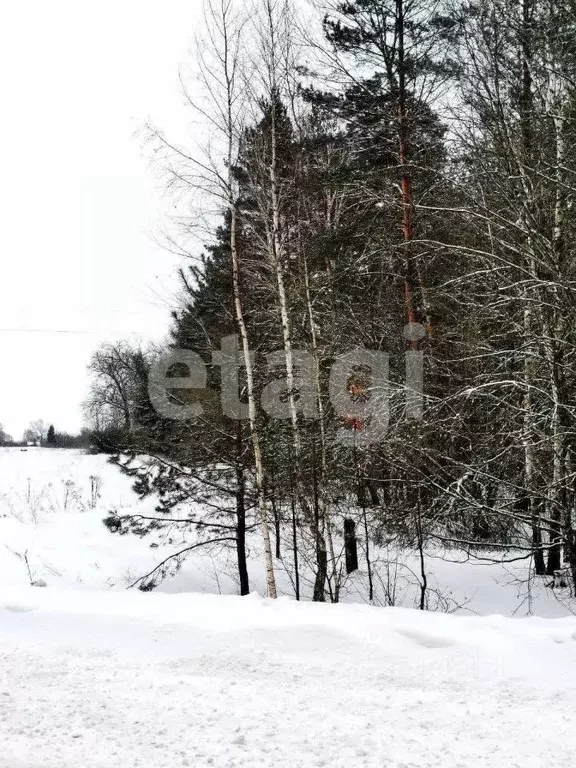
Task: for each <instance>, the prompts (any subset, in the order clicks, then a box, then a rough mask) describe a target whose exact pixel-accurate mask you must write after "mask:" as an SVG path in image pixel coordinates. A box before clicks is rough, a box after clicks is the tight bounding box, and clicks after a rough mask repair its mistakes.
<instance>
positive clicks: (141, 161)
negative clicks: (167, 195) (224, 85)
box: [0, 0, 201, 437]
mask: <svg viewBox="0 0 576 768" xmlns="http://www.w3.org/2000/svg"><path fill="white" fill-rule="evenodd" d="M200 11H201V2H200V0H164V1H163V2H159V0H98V1H97V2H96V0H50V2H46V0H19V2H3V3H1V4H0V94H1V113H2V118H1V119H0V206H1V208H0V210H1V226H0V352H1V358H0V359H1V367H0V423H2V424H3V425H4V427H5V428H6V430H7V431H8V432H10V433H11V434H13V435H14V436H15V437H17V436H19V435H20V434H21V433H22V430H23V429H24V428H25V427H26V426H27V424H28V423H29V421H31V420H32V419H36V418H43V419H44V420H45V421H47V422H53V423H54V424H55V426H56V428H57V429H62V430H69V431H72V430H77V429H78V428H79V427H80V426H81V414H80V407H79V406H80V402H81V401H82V399H83V398H84V397H85V394H86V385H87V377H86V363H87V361H88V359H89V357H90V353H91V352H92V350H93V349H94V348H95V347H97V346H98V344H99V343H101V342H102V341H105V340H112V339H116V338H121V337H126V336H128V335H130V334H132V335H135V336H137V337H140V338H143V339H150V338H153V339H158V338H161V337H162V336H163V335H164V334H165V333H166V330H167V327H168V318H169V310H170V303H171V302H173V301H174V299H173V296H174V292H175V287H176V280H175V276H174V275H175V265H176V259H175V257H174V256H172V255H170V254H169V253H167V252H166V251H165V250H163V249H162V248H161V247H160V246H159V245H158V244H157V243H156V242H155V239H154V236H153V234H154V232H155V230H156V229H157V227H158V225H159V220H158V210H159V207H160V206H159V198H160V188H159V183H158V182H157V180H155V178H154V175H153V173H152V171H151V170H150V167H149V162H148V158H147V157H146V156H145V154H144V152H143V149H142V146H141V140H140V139H139V138H137V137H136V136H135V133H136V132H137V131H138V129H139V128H141V126H142V125H143V123H144V122H145V121H146V120H147V119H151V120H152V121H153V122H154V123H155V124H157V125H159V126H161V127H163V128H165V129H166V130H167V132H168V133H170V131H171V130H172V129H174V130H175V131H176V132H177V133H178V134H181V131H182V130H183V128H184V127H185V125H186V121H187V119H188V118H187V110H186V109H185V107H184V104H183V98H182V96H181V93H180V86H179V81H178V67H179V64H181V63H182V62H185V61H186V60H187V58H188V56H189V50H190V48H191V45H192V40H193V38H194V35H195V32H196V26H197V25H198V23H199V20H200ZM40 331H42V332H40ZM55 331H74V332H75V333H56V332H55Z"/></svg>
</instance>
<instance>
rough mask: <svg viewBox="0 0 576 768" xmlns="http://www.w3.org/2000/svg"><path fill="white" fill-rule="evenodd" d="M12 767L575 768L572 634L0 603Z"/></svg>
mask: <svg viewBox="0 0 576 768" xmlns="http://www.w3.org/2000/svg"><path fill="white" fill-rule="evenodd" d="M0 627H1V634H0V670H1V680H0V766H2V767H3V768H23V767H24V766H26V767H27V768H39V767H40V766H43V767H44V768H111V766H122V768H132V767H133V766H134V767H135V766H138V767H139V768H177V767H178V766H193V767H194V768H208V766H212V767H214V768H233V767H234V766H236V767H237V768H240V766H243V767H244V768H268V767H270V768H272V767H273V766H274V768H284V767H285V768H293V767H294V766H296V767H297V768H313V767H314V768H316V767H317V766H330V768H340V767H341V768H350V767H351V766H353V767H354V768H383V766H385V767H386V768H408V767H410V768H412V767H413V768H428V766H438V768H440V767H441V768H456V766H461V767H462V768H480V767H482V768H485V767H486V766H490V767H491V768H542V766H544V765H548V764H552V765H554V766H555V768H572V767H573V766H574V754H576V728H575V724H576V723H575V720H576V718H575V714H574V713H575V712H576V619H573V618H569V619H559V620H558V619H557V620H543V619H535V618H534V619H506V618H502V617H498V616H493V617H461V616H449V615H445V614H431V613H426V614H422V613H420V612H417V611H412V610H404V609H398V608H371V607H368V606H352V605H340V606H329V605H325V606H321V605H315V604H311V603H308V604H306V603H299V604H298V603H295V602H292V601H289V600H287V599H285V598H284V599H280V600H279V601H277V602H275V603H274V602H272V601H268V600H265V599H264V600H263V599H260V598H257V597H255V596H251V597H247V598H238V597H220V596H213V595H166V594H158V593H153V594H142V593H139V592H112V593H111V592H92V591H78V590H73V591H66V590H52V589H36V590H34V589H33V588H31V587H28V588H21V589H17V588H14V589H12V590H2V591H1V593H0Z"/></svg>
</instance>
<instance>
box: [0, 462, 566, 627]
mask: <svg viewBox="0 0 576 768" xmlns="http://www.w3.org/2000/svg"><path fill="white" fill-rule="evenodd" d="M154 503H155V502H154V499H148V500H146V501H143V502H141V501H139V500H138V499H137V498H136V497H135V495H134V493H133V491H132V488H131V480H130V479H129V478H127V477H125V476H124V475H122V474H121V473H120V472H119V470H118V469H117V468H116V467H114V466H111V465H110V464H108V462H107V459H106V457H105V456H91V455H87V454H84V453H82V452H79V451H64V450H47V449H38V448H31V449H28V450H27V451H20V450H19V449H2V448H0V584H3V585H9V584H10V585H22V586H23V585H26V584H29V582H30V576H31V577H32V579H33V580H36V581H42V582H45V583H46V584H47V585H48V588H49V589H54V588H56V587H62V586H64V587H74V588H76V589H81V590H82V589H87V588H88V589H95V588H97V589H119V590H123V589H125V588H126V586H128V585H129V584H130V583H132V582H133V581H134V580H135V579H137V578H138V577H139V576H142V575H144V574H146V573H148V572H149V571H150V570H151V569H152V568H153V567H154V566H155V565H156V564H157V563H158V562H160V561H161V560H163V559H164V558H165V557H166V556H167V555H168V554H171V553H173V552H177V551H178V550H180V549H182V546H183V545H184V546H185V545H186V544H189V543H190V540H189V538H183V535H182V532H181V531H180V530H178V529H173V530H171V531H170V532H169V534H168V537H167V538H166V539H164V540H163V541H161V542H160V543H161V546H159V547H158V548H150V543H153V542H152V540H151V539H149V538H145V539H139V538H137V537H134V536H118V535H113V534H111V533H110V532H109V531H108V530H107V529H106V528H105V527H104V525H103V524H102V519H103V518H104V517H106V516H107V515H108V514H109V512H110V511H111V510H115V511H119V512H120V513H126V512H130V511H132V512H141V513H145V514H146V513H147V514H150V513H151V512H152V511H153V509H154ZM187 536H190V533H188V534H187ZM167 539H169V540H167ZM249 543H250V559H249V571H250V583H251V588H252V590H254V591H258V592H260V594H265V576H264V571H263V567H262V560H261V557H260V556H259V554H258V548H259V535H258V533H257V532H256V533H255V534H254V535H253V537H252V539H251V540H250V542H249ZM371 556H372V561H373V566H374V570H375V591H376V598H377V599H376V603H377V604H385V598H384V593H385V592H386V591H387V592H388V594H391V593H393V594H394V604H395V605H398V606H404V607H413V606H414V605H415V604H417V601H418V599H419V589H418V577H417V573H418V570H419V565H418V563H417V557H416V555H415V554H414V553H410V552H399V551H396V550H394V549H393V548H391V549H390V550H383V549H380V550H378V549H373V550H372V553H371ZM462 559H463V558H462V556H461V555H460V556H459V555H458V553H455V552H450V553H446V552H439V551H430V552H429V553H428V557H427V562H426V569H427V576H428V581H429V585H430V598H431V603H432V605H436V607H437V608H438V609H439V610H451V611H455V612H457V613H465V614H468V613H478V614H481V615H486V614H491V613H501V614H504V615H508V616H512V615H514V616H526V615H536V616H541V617H557V616H567V615H571V612H572V610H573V604H571V602H570V600H569V599H568V595H567V594H566V593H562V592H559V591H554V590H550V589H546V588H545V586H544V583H543V582H542V581H541V580H529V579H528V575H529V571H528V566H527V562H526V561H518V562H515V563H511V564H509V565H506V566H504V565H494V564H493V563H486V562H482V561H474V560H471V561H467V562H462ZM26 561H27V562H28V565H27V564H26ZM28 567H29V568H30V575H29V574H28ZM301 575H302V581H303V588H304V591H308V592H310V591H311V583H312V579H311V577H310V574H306V572H305V570H304V572H303V573H302V574H301ZM278 583H279V588H280V592H281V593H283V594H286V595H292V594H293V586H292V582H291V580H290V578H289V576H288V575H287V574H286V573H285V572H283V570H282V564H281V563H278ZM159 590H160V591H163V592H171V593H180V592H212V593H222V594H237V593H238V584H237V579H236V557H235V553H234V551H233V550H230V549H223V548H222V547H216V548H212V549H210V550H209V551H205V550H196V551H195V552H194V553H192V554H191V555H190V556H189V557H188V559H187V560H186V562H185V563H184V566H183V568H182V570H181V571H180V572H179V573H178V575H177V576H176V577H175V578H169V579H167V580H166V581H165V582H164V583H163V584H161V585H160V587H159ZM366 591H367V579H366V573H365V567H364V563H363V560H362V558H361V559H360V571H359V572H358V573H357V574H356V575H355V576H353V577H352V578H350V579H349V580H348V582H347V583H346V584H345V586H344V588H343V590H342V599H343V601H344V602H366Z"/></svg>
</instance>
